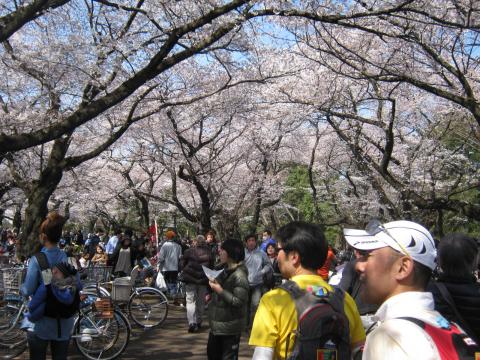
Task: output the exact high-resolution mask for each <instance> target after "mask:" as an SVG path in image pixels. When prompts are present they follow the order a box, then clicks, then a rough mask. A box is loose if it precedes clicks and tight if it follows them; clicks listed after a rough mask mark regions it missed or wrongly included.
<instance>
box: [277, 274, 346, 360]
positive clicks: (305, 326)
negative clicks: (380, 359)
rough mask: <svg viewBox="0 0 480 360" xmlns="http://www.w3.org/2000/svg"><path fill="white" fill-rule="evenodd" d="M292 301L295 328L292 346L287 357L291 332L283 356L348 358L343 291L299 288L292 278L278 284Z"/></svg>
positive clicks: (293, 359)
mask: <svg viewBox="0 0 480 360" xmlns="http://www.w3.org/2000/svg"><path fill="white" fill-rule="evenodd" d="M280 288H282V289H284V290H285V291H287V292H288V293H289V294H290V296H291V297H292V299H293V300H294V301H295V308H296V310H297V316H298V328H297V329H296V331H295V333H294V334H293V335H295V345H294V348H293V351H292V353H291V354H290V357H288V358H287V353H288V349H289V343H290V338H291V335H292V334H290V335H289V337H288V338H287V345H286V350H285V358H286V359H288V360H297V359H304V360H311V359H320V358H321V359H329V360H330V359H331V360H343V359H350V357H351V349H350V327H349V321H348V318H347V316H346V315H345V312H344V308H343V307H344V299H345V292H344V291H343V290H342V289H340V288H336V287H334V291H333V292H325V290H324V289H323V288H321V287H320V288H318V289H317V288H316V287H315V288H313V289H309V288H307V290H302V289H300V288H299V287H298V285H297V284H296V283H295V282H293V281H287V282H285V283H284V284H282V285H280Z"/></svg>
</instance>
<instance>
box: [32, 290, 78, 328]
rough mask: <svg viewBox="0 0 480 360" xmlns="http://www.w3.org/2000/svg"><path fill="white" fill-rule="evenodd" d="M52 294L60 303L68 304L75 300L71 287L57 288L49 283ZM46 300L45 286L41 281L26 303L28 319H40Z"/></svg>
mask: <svg viewBox="0 0 480 360" xmlns="http://www.w3.org/2000/svg"><path fill="white" fill-rule="evenodd" d="M51 290H52V293H53V295H54V296H55V297H56V298H57V300H58V301H60V302H61V303H62V304H66V305H70V304H72V303H73V301H74V300H75V292H73V291H72V289H59V288H57V287H56V286H53V285H51ZM46 301H47V287H46V286H45V284H44V283H43V282H42V283H41V284H40V285H39V287H38V288H37V290H36V291H35V294H33V296H32V299H31V300H30V303H29V304H28V310H29V314H28V320H30V321H31V322H36V321H38V320H40V319H41V318H42V317H43V315H44V314H45V304H46Z"/></svg>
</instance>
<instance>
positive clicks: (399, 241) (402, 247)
mask: <svg viewBox="0 0 480 360" xmlns="http://www.w3.org/2000/svg"><path fill="white" fill-rule="evenodd" d="M343 234H344V235H345V239H346V240H347V242H348V243H349V244H350V245H351V246H352V247H353V248H355V249H357V250H375V249H380V248H383V247H387V246H390V247H391V248H393V249H395V250H397V251H399V252H401V253H402V254H405V255H407V256H410V257H411V258H412V259H413V260H415V261H417V262H419V263H420V264H423V265H425V266H427V267H429V268H430V269H432V270H434V269H435V258H436V257H437V249H436V248H435V242H434V241H433V238H432V235H431V234H430V232H429V231H428V230H427V229H425V228H424V227H423V226H421V225H419V224H417V223H414V222H412V221H406V220H400V221H392V222H389V223H386V224H382V223H381V222H380V221H378V220H372V221H370V222H369V223H368V225H367V227H366V229H365V230H357V229H344V230H343Z"/></svg>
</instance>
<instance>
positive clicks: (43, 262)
mask: <svg viewBox="0 0 480 360" xmlns="http://www.w3.org/2000/svg"><path fill="white" fill-rule="evenodd" d="M34 256H35V258H36V259H37V262H38V265H39V266H40V270H41V272H42V281H43V283H44V284H45V288H46V289H47V299H46V302H45V312H44V316H48V317H51V318H54V319H57V332H58V337H60V336H61V326H60V319H69V318H71V317H72V316H73V315H75V314H77V313H78V311H79V309H80V292H79V290H78V289H76V292H75V295H74V300H73V302H72V303H71V304H64V303H62V302H61V301H59V300H58V299H57V297H56V296H55V295H54V293H53V291H52V284H51V278H52V269H51V267H50V264H49V263H48V258H47V255H45V254H44V253H37V254H35V255H34Z"/></svg>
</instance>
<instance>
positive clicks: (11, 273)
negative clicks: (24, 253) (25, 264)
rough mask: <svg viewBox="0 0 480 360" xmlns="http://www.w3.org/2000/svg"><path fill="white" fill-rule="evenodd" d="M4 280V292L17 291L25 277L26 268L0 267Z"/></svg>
mask: <svg viewBox="0 0 480 360" xmlns="http://www.w3.org/2000/svg"><path fill="white" fill-rule="evenodd" d="M0 271H1V274H2V276H1V277H2V280H3V292H4V293H17V292H18V291H19V290H20V285H22V282H23V279H24V277H25V272H26V269H25V268H6V269H0Z"/></svg>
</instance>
